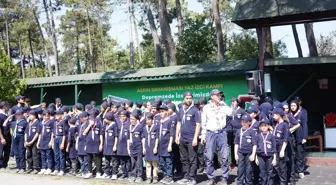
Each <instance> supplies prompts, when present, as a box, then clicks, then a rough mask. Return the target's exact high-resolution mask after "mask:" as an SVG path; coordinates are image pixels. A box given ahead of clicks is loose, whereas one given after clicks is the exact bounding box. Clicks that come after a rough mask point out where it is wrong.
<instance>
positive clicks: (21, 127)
mask: <svg viewBox="0 0 336 185" xmlns="http://www.w3.org/2000/svg"><path fill="white" fill-rule="evenodd" d="M15 115H16V120H15V121H12V122H11V128H12V130H13V148H12V150H13V153H14V156H15V161H16V169H17V170H20V171H18V172H19V173H24V172H25V170H26V155H25V154H26V149H25V147H24V133H25V130H26V127H27V121H26V119H25V118H24V117H22V116H23V111H22V110H21V109H18V110H17V111H16V112H15ZM19 116H20V119H19V118H18V117H19Z"/></svg>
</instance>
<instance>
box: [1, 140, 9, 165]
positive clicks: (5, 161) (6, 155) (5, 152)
mask: <svg viewBox="0 0 336 185" xmlns="http://www.w3.org/2000/svg"><path fill="white" fill-rule="evenodd" d="M4 137H5V139H6V144H5V145H3V146H2V153H1V152H0V155H1V154H3V158H2V159H3V161H2V167H3V168H7V167H8V161H9V156H10V152H11V148H12V138H11V136H10V135H9V136H4ZM0 165H1V163H0Z"/></svg>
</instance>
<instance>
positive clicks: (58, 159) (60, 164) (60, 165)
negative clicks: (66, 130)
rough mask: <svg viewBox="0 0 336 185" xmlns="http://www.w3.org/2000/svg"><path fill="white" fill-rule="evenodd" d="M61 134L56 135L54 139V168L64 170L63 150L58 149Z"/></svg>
mask: <svg viewBox="0 0 336 185" xmlns="http://www.w3.org/2000/svg"><path fill="white" fill-rule="evenodd" d="M61 144H62V136H56V137H55V140H54V154H55V170H57V171H64V169H65V151H64V150H61V149H60V146H61Z"/></svg>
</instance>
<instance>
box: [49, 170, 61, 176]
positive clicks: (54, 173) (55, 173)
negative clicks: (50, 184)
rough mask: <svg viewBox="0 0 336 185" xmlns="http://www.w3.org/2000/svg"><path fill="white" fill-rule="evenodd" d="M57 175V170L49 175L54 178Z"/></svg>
mask: <svg viewBox="0 0 336 185" xmlns="http://www.w3.org/2000/svg"><path fill="white" fill-rule="evenodd" d="M58 173H59V171H58V170H55V171H54V172H52V173H51V174H50V175H53V176H55V175H57V174H58Z"/></svg>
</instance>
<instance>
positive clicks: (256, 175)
mask: <svg viewBox="0 0 336 185" xmlns="http://www.w3.org/2000/svg"><path fill="white" fill-rule="evenodd" d="M251 165H252V171H253V172H252V174H253V184H259V183H260V170H259V166H258V165H257V164H256V163H255V162H253V163H251Z"/></svg>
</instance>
